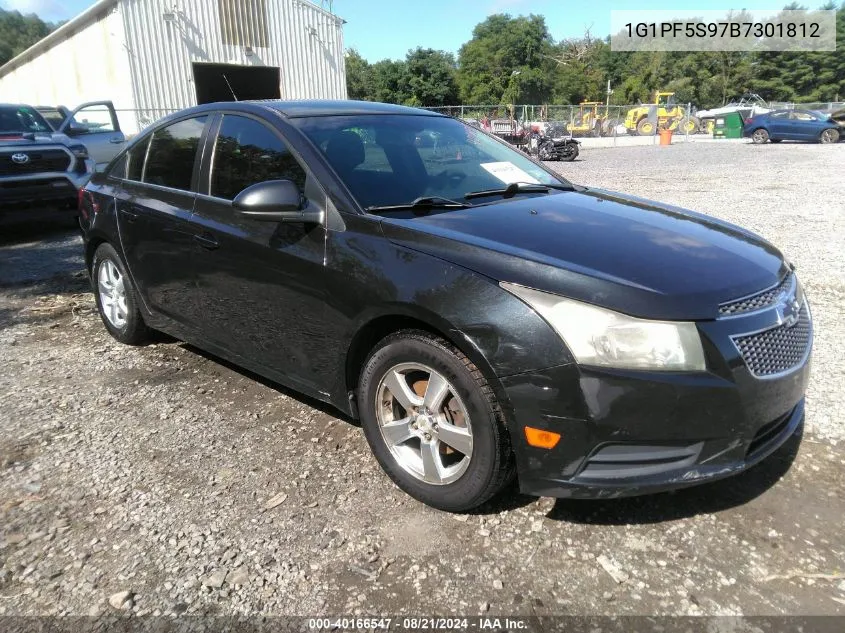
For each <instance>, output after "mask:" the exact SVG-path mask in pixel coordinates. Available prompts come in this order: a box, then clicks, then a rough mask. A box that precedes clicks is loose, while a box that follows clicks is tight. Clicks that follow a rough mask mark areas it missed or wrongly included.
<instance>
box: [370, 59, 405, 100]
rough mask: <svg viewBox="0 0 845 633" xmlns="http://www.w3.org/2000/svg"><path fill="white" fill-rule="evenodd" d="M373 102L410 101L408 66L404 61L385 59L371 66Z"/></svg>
mask: <svg viewBox="0 0 845 633" xmlns="http://www.w3.org/2000/svg"><path fill="white" fill-rule="evenodd" d="M370 72H371V81H372V93H371V96H372V100H373V101H382V102H384V103H405V102H406V101H408V100H409V99H410V96H411V95H410V89H409V77H408V65H407V64H406V63H405V62H404V61H398V60H392V59H383V60H381V61H380V62H376V63H375V64H372V65H371V66H370Z"/></svg>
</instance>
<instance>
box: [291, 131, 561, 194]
mask: <svg viewBox="0 0 845 633" xmlns="http://www.w3.org/2000/svg"><path fill="white" fill-rule="evenodd" d="M291 122H292V123H293V124H294V125H296V126H297V127H299V129H300V130H302V132H304V133H305V135H306V136H308V138H310V139H311V141H312V142H313V143H314V144H315V145H317V147H319V148H320V150H321V151H322V152H323V153H324V154H325V156H326V158H327V160H328V162H329V163H330V164H331V166H332V167H333V168H334V170H335V171H336V172H337V174H338V175H339V176H340V177H341V179H342V180H343V182H344V183H345V184H346V186H347V187H348V188H349V190H350V191H351V192H352V195H353V196H354V197H355V199H356V200H357V201H358V203H359V204H360V205H361V206H362V207H363V208H365V209H367V208H370V207H382V206H390V205H402V204H409V203H411V202H412V201H414V200H417V199H419V198H423V197H424V198H444V199H449V200H456V201H460V202H466V201H467V200H466V199H465V198H464V196H465V195H466V194H468V193H472V192H477V191H485V190H497V189H499V190H500V189H504V188H505V187H507V186H508V185H509V184H511V183H526V184H528V185H530V184H534V185H537V184H543V185H557V186H560V185H567V184H569V183H567V182H566V181H565V180H563V179H562V178H560V177H556V176H553V175H552V174H550V173H549V172H547V171H546V170H545V169H543V168H542V167H539V166H538V165H537V164H536V163H534V162H532V161H531V160H529V159H528V158H527V157H526V156H525V155H524V154H522V153H521V152H519V151H517V150H514V149H511V148H510V147H508V146H507V145H504V144H502V143H500V142H499V141H497V140H495V139H493V138H490V137H489V136H488V135H487V134H485V133H484V132H482V131H481V130H478V129H476V128H474V127H471V126H469V125H465V124H464V123H462V122H460V121H457V120H455V119H450V118H447V117H433V116H421V115H357V116H330V117H313V118H301V119H292V120H291ZM536 189H537V187H535V188H534V191H533V192H526V194H525V195H539V194H538V193H537V191H536ZM492 199H493V200H495V199H496V198H495V196H493V198H492ZM489 201H490V199H485V200H484V201H483V202H489Z"/></svg>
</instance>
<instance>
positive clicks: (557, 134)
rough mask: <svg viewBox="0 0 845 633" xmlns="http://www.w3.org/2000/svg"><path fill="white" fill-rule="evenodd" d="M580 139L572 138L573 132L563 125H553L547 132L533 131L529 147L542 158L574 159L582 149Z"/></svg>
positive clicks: (567, 160)
mask: <svg viewBox="0 0 845 633" xmlns="http://www.w3.org/2000/svg"><path fill="white" fill-rule="evenodd" d="M580 145H581V142H580V141H576V140H575V139H574V138H572V133H571V132H570V133H569V134H567V133H566V131H565V130H564V128H563V126H562V125H552V126H550V127H549V128H547V129H546V131H545V133H541V132H540V131H539V130H534V131H532V132H531V137H530V139H529V142H528V149H529V152H530V153H531V154H534V155H535V156H537V158H539V159H540V160H550V161H566V162H569V161H573V160H575V158H576V157H577V156H578V153H579V151H580V148H579V146H580Z"/></svg>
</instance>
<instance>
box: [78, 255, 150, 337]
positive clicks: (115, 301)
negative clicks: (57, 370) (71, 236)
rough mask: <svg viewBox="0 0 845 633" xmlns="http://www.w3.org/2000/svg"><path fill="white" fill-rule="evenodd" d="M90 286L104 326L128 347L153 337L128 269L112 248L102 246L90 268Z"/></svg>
mask: <svg viewBox="0 0 845 633" xmlns="http://www.w3.org/2000/svg"><path fill="white" fill-rule="evenodd" d="M91 282H92V284H93V286H94V297H95V298H96V301H97V311H98V312H99V313H100V318H101V319H102V320H103V325H105V326H106V329H107V330H108V331H109V334H111V335H112V336H113V337H114V338H115V339H117V340H118V341H120V342H121V343H125V344H126V345H143V344H144V343H146V342H148V341H149V340H150V337H151V334H152V332H151V330H150V328H148V327H147V324H146V323H144V318H143V317H142V316H141V312H140V310H138V300H137V294H136V292H135V287H134V286H133V285H132V280H131V279H130V278H129V275H128V274H127V273H126V267H125V266H124V265H123V262H122V261H121V259H120V256H119V255H118V254H117V251H116V250H114V247H113V246H112V245H111V244H101V245H100V246H99V248H97V251H96V252H95V253H94V259H93V262H92V264H91Z"/></svg>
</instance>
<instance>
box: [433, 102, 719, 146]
mask: <svg viewBox="0 0 845 633" xmlns="http://www.w3.org/2000/svg"><path fill="white" fill-rule="evenodd" d="M427 109H428V110H432V111H434V112H439V113H441V114H446V115H448V116H452V117H456V118H460V119H463V120H465V121H467V122H469V123H471V124H473V125H477V126H478V127H480V128H482V129H485V130H487V131H491V132H494V133H497V134H501V135H503V136H514V135H518V134H519V132H520V131H521V130H524V131H526V132H527V131H530V130H531V129H532V128H534V129H540V130H546V129H549V128H552V127H554V128H557V129H561V130H563V131H565V132H566V133H567V134H572V136H573V137H575V138H584V137H612V138H616V137H619V136H654V137H656V136H657V135H658V133H659V132H660V131H661V130H672V132H673V133H675V134H678V135H683V136H684V137H689V136H690V135H695V134H699V133H710V132H712V127H711V126H710V125H709V124H708V123H707V122H702V121H701V120H700V119H699V118H698V117H696V116H695V109H694V108H693V107H692V105H691V104H689V103H686V104H675V103H665V104H660V105H642V104H639V105H633V104H632V105H607V104H605V103H601V102H586V103H582V104H579V105H515V106H503V105H475V106H466V105H463V106H446V107H440V108H427Z"/></svg>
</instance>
